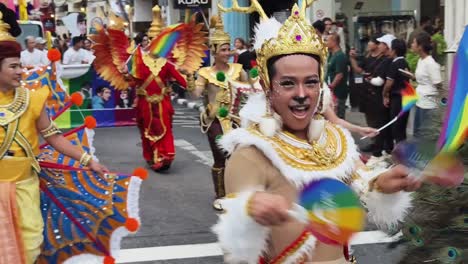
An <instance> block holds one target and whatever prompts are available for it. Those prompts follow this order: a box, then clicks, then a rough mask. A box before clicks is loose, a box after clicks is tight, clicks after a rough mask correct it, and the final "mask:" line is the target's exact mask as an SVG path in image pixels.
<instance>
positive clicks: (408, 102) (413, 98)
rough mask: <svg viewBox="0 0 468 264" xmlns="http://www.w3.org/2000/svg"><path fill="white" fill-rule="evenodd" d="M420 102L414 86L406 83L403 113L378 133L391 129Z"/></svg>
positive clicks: (403, 91)
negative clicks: (390, 127) (391, 126)
mask: <svg viewBox="0 0 468 264" xmlns="http://www.w3.org/2000/svg"><path fill="white" fill-rule="evenodd" d="M417 101H418V95H417V94H416V90H414V88H413V86H411V84H410V83H409V82H406V87H405V89H403V90H402V91H401V111H400V113H398V115H397V116H395V118H393V119H392V120H390V122H388V123H387V124H385V125H384V126H383V127H381V128H379V129H378V130H377V131H379V132H380V131H382V130H384V129H385V128H387V127H389V126H390V125H392V124H393V123H395V122H396V121H397V120H398V118H400V117H402V116H403V115H404V114H405V113H407V112H408V111H409V110H411V108H413V106H414V105H415V104H416V102H417ZM366 138H368V136H365V137H362V138H361V140H363V139H366Z"/></svg>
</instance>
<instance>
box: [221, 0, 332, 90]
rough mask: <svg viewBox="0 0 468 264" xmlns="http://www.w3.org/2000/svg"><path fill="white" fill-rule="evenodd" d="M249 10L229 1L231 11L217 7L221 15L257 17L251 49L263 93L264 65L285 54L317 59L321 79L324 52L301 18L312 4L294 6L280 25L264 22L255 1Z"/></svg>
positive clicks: (266, 85) (318, 39) (262, 12)
mask: <svg viewBox="0 0 468 264" xmlns="http://www.w3.org/2000/svg"><path fill="white" fill-rule="evenodd" d="M251 2H252V4H251V6H250V7H239V5H238V3H237V0H233V6H232V7H231V8H224V7H222V6H221V5H218V6H219V8H220V10H222V11H223V12H230V11H236V12H243V13H252V12H255V11H257V12H258V13H259V14H260V18H261V21H260V24H259V25H257V28H256V36H255V40H256V43H255V49H256V51H257V64H258V65H259V74H260V77H261V78H262V80H263V81H264V83H265V87H266V89H268V88H269V87H270V78H269V76H268V67H267V63H268V61H269V60H270V59H271V58H273V57H276V56H281V55H288V54H310V55H316V56H318V57H319V58H320V68H321V72H320V73H321V75H320V76H321V79H322V81H323V79H324V70H323V69H324V65H323V64H324V63H325V61H326V58H327V53H328V52H327V48H326V47H325V45H324V43H323V41H322V39H321V38H320V37H319V36H318V35H317V34H316V32H315V29H314V28H313V27H312V25H311V24H310V22H309V21H308V20H307V18H306V17H305V11H306V9H307V7H308V6H310V5H311V4H312V3H313V2H314V1H313V0H308V1H307V0H303V1H302V4H301V7H299V6H298V5H297V4H295V5H294V7H293V8H292V13H291V15H290V16H289V18H288V19H287V20H286V21H285V22H284V24H282V25H281V24H280V23H279V22H278V21H277V20H276V19H274V18H270V19H269V18H268V17H267V16H266V15H265V12H264V11H263V9H262V7H261V6H260V4H259V3H258V1H257V0H252V1H251Z"/></svg>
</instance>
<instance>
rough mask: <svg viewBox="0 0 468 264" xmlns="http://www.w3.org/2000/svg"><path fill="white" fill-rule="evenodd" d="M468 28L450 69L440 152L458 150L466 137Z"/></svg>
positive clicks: (467, 111)
mask: <svg viewBox="0 0 468 264" xmlns="http://www.w3.org/2000/svg"><path fill="white" fill-rule="evenodd" d="M467 69H468V27H466V28H465V33H464V34H463V37H462V39H461V41H460V46H459V47H458V51H457V54H456V56H455V61H454V63H453V68H452V78H451V81H450V95H449V100H448V107H447V112H446V113H445V120H444V126H443V128H442V131H441V134H440V137H439V142H438V146H439V148H440V150H441V151H444V152H453V151H456V150H457V149H459V148H460V147H461V146H462V145H463V144H464V143H465V140H466V137H467V135H468V75H467V74H466V72H467Z"/></svg>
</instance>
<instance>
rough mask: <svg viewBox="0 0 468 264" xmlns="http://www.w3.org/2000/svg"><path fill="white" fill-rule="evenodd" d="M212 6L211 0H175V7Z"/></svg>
mask: <svg viewBox="0 0 468 264" xmlns="http://www.w3.org/2000/svg"><path fill="white" fill-rule="evenodd" d="M194 7H198V8H210V7H211V0H174V8H177V9H185V8H194Z"/></svg>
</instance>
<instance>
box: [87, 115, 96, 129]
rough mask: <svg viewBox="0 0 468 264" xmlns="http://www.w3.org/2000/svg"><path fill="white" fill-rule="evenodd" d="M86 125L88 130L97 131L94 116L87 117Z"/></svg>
mask: <svg viewBox="0 0 468 264" xmlns="http://www.w3.org/2000/svg"><path fill="white" fill-rule="evenodd" d="M84 124H85V126H86V128H87V129H95V128H96V127H97V122H96V119H95V118H94V117H92V116H87V117H85V120H84Z"/></svg>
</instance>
